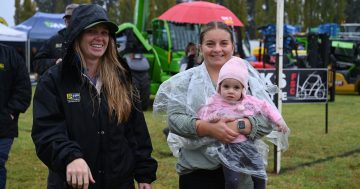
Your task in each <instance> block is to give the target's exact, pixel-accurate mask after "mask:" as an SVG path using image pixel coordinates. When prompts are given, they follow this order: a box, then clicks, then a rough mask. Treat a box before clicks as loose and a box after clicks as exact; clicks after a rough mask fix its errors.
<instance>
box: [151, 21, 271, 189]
mask: <svg viewBox="0 0 360 189" xmlns="http://www.w3.org/2000/svg"><path fill="white" fill-rule="evenodd" d="M199 41H200V51H201V53H202V55H203V58H204V61H203V63H202V64H201V65H200V66H197V67H195V68H192V69H189V70H187V71H185V72H180V73H178V74H177V75H175V76H173V77H171V78H170V79H168V80H166V81H165V82H163V83H162V84H161V85H160V88H159V90H158V92H157V94H156V96H155V100H154V104H153V110H154V113H155V115H163V114H165V115H164V116H165V118H164V119H165V120H168V126H169V128H170V134H171V135H170V134H169V136H168V138H167V139H168V144H169V147H170V149H171V150H172V152H173V154H174V155H175V154H176V153H177V155H178V161H177V164H176V171H177V172H178V174H179V188H180V189H192V188H207V189H224V188H225V180H224V172H223V169H222V166H221V164H220V162H219V161H217V160H216V159H214V158H213V157H212V156H210V155H209V154H207V153H206V149H207V147H209V146H211V145H212V144H214V142H217V141H220V142H222V143H225V144H228V143H231V141H233V140H234V139H235V138H236V137H238V136H239V135H240V134H243V135H245V136H246V137H247V138H248V139H249V140H254V141H257V140H259V139H261V138H262V137H263V136H265V135H267V134H269V133H270V132H271V131H272V130H273V126H272V125H271V124H270V123H269V122H268V121H267V119H266V117H264V116H262V115H254V116H249V117H244V118H243V121H244V124H245V126H244V128H243V129H239V128H238V127H237V125H238V123H239V120H237V119H234V118H221V119H220V120H219V121H217V122H215V123H211V122H209V121H207V120H201V119H199V118H198V117H197V112H198V111H199V109H200V108H201V107H202V106H203V105H205V104H206V99H208V98H209V97H210V96H212V95H213V94H215V93H216V89H215V87H216V82H217V80H218V79H219V72H220V69H221V67H222V66H223V65H224V64H225V63H226V62H227V61H228V60H230V58H231V57H232V55H233V53H234V49H235V46H234V39H233V35H232V32H231V30H230V28H229V27H228V26H227V25H226V24H225V23H223V22H210V23H208V24H207V25H205V27H204V28H203V29H202V31H201V33H200V40H199ZM244 62H246V65H247V69H248V72H249V92H251V93H250V94H251V95H253V96H256V97H257V98H259V99H265V100H267V101H268V102H269V103H272V101H271V98H270V96H269V93H268V92H267V91H266V89H267V88H266V85H265V83H264V82H263V80H261V78H260V76H259V73H258V72H257V71H256V70H255V69H254V68H253V67H251V65H250V64H249V63H248V62H247V61H245V60H244ZM160 117H161V116H160ZM203 137H210V138H214V139H216V140H215V141H213V142H210V143H208V144H204V145H202V146H201V147H199V148H198V149H196V150H191V149H186V148H181V147H179V143H180V142H181V141H182V140H183V139H200V138H203ZM239 178H240V179H239V182H240V183H239V184H240V186H241V187H240V188H253V181H252V179H251V176H250V175H248V174H241V175H240V176H239Z"/></svg>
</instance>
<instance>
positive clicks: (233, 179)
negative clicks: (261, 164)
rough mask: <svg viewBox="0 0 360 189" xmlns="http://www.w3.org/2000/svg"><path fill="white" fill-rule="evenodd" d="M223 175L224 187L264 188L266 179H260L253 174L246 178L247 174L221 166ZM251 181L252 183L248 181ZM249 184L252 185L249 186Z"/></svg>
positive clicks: (234, 188) (228, 188) (239, 188)
mask: <svg viewBox="0 0 360 189" xmlns="http://www.w3.org/2000/svg"><path fill="white" fill-rule="evenodd" d="M223 171H224V176H225V189H248V188H253V189H265V188H266V180H265V179H261V178H258V177H255V176H251V179H248V178H247V177H249V175H245V174H243V173H238V172H236V171H233V170H231V169H228V168H226V167H223ZM249 182H252V183H249ZM251 185H252V186H253V187H251Z"/></svg>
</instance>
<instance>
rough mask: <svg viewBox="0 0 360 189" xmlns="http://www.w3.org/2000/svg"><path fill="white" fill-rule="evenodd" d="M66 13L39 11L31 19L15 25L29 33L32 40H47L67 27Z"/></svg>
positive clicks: (16, 27)
mask: <svg viewBox="0 0 360 189" xmlns="http://www.w3.org/2000/svg"><path fill="white" fill-rule="evenodd" d="M63 16H64V14H62V13H61V14H52V13H43V12H37V13H36V14H34V15H33V16H32V17H30V18H29V19H27V20H25V21H24V22H22V23H20V24H19V25H17V26H15V29H17V30H20V31H24V32H27V33H28V38H29V39H30V40H46V39H49V38H50V37H51V36H53V35H54V34H56V33H57V32H58V31H59V30H61V29H62V28H64V27H65V24H64V20H63Z"/></svg>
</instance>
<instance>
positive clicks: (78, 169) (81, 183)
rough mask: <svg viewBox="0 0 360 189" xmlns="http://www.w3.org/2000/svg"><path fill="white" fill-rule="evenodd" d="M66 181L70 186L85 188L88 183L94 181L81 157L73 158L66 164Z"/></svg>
mask: <svg viewBox="0 0 360 189" xmlns="http://www.w3.org/2000/svg"><path fill="white" fill-rule="evenodd" d="M66 182H67V183H68V184H69V185H70V186H71V187H72V188H81V189H87V188H88V187H89V182H90V183H95V180H94V179H93V177H92V174H91V171H90V168H89V166H88V165H87V164H86V162H85V160H84V159H82V158H78V159H75V160H74V161H72V162H70V163H69V164H68V165H67V166H66Z"/></svg>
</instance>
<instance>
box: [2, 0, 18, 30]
mask: <svg viewBox="0 0 360 189" xmlns="http://www.w3.org/2000/svg"><path fill="white" fill-rule="evenodd" d="M0 4H1V5H0V16H1V17H3V18H4V19H5V20H6V22H7V23H8V25H9V26H14V25H15V24H14V14H15V0H1V3H0Z"/></svg>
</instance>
